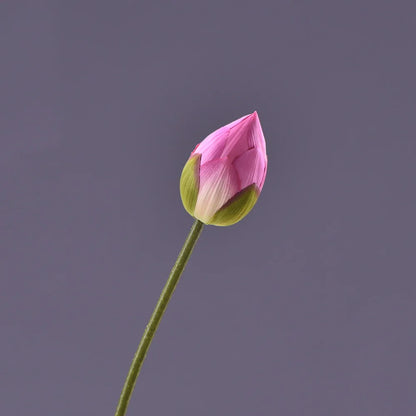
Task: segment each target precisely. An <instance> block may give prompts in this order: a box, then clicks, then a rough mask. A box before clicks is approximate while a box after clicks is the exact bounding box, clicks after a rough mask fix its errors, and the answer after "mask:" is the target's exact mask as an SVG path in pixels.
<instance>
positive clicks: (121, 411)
mask: <svg viewBox="0 0 416 416" xmlns="http://www.w3.org/2000/svg"><path fill="white" fill-rule="evenodd" d="M203 226H204V224H203V223H202V222H201V221H198V220H195V222H194V224H193V225H192V228H191V231H190V232H189V235H188V237H187V239H186V241H185V244H184V245H183V247H182V250H181V252H180V253H179V256H178V258H177V260H176V262H175V265H174V266H173V268H172V270H171V272H170V275H169V278H168V280H167V282H166V284H165V287H164V288H163V290H162V293H161V294H160V297H159V300H158V301H157V304H156V307H155V309H154V311H153V313H152V316H151V317H150V320H149V323H148V324H147V325H146V329H145V330H144V334H143V336H142V339H141V341H140V344H139V347H138V348H137V351H136V354H134V357H133V361H132V363H131V366H130V369H129V372H128V374H127V378H126V381H125V383H124V386H123V390H122V392H121V396H120V400H119V402H118V406H117V410H116V413H115V416H124V415H125V414H126V411H127V406H128V404H129V400H130V396H131V394H132V392H133V389H134V385H135V384H136V379H137V376H138V375H139V372H140V368H141V366H142V364H143V361H144V359H145V357H146V353H147V350H148V349H149V347H150V344H151V342H152V339H153V337H154V335H155V332H156V329H157V327H158V326H159V323H160V321H161V319H162V316H163V313H164V312H165V309H166V307H167V305H168V303H169V300H170V298H171V296H172V294H173V292H174V290H175V287H176V285H177V283H178V281H179V278H180V277H181V274H182V272H183V269H184V268H185V266H186V263H187V262H188V259H189V256H190V255H191V253H192V250H193V248H194V246H195V243H196V242H197V240H198V237H199V235H200V234H201V231H202V228H203Z"/></svg>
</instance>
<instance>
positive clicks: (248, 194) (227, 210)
mask: <svg viewBox="0 0 416 416" xmlns="http://www.w3.org/2000/svg"><path fill="white" fill-rule="evenodd" d="M258 197H259V189H258V188H257V186H256V185H255V184H252V185H249V186H247V187H246V188H244V189H243V190H242V191H240V192H239V193H238V194H236V195H235V196H234V197H233V198H231V199H230V200H229V201H228V202H227V203H226V204H225V205H224V206H223V207H221V208H220V209H219V211H217V212H216V213H215V215H214V216H213V217H212V218H211V219H210V220H209V222H208V223H207V224H211V225H219V226H222V227H225V226H227V225H233V224H235V223H236V222H238V221H240V220H241V219H243V218H244V217H245V216H246V215H247V214H248V213H249V212H250V211H251V209H252V208H253V207H254V205H255V203H256V202H257V199H258Z"/></svg>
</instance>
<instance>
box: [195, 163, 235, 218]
mask: <svg viewBox="0 0 416 416" xmlns="http://www.w3.org/2000/svg"><path fill="white" fill-rule="evenodd" d="M199 178H200V187H199V194H198V199H197V201H196V205H195V210H194V216H195V217H196V218H198V219H199V220H200V221H202V222H208V221H209V220H210V219H211V218H212V217H213V216H214V214H215V213H216V212H217V211H218V210H219V209H220V208H221V207H222V206H223V205H224V204H225V203H226V202H227V201H228V200H229V199H230V198H232V197H233V196H234V195H235V194H236V193H237V192H238V191H239V190H240V180H239V178H238V175H237V173H236V171H235V169H234V167H233V166H232V165H231V163H230V162H229V160H228V159H226V158H225V159H216V160H212V161H210V162H207V163H205V164H202V165H201V167H200V176H199Z"/></svg>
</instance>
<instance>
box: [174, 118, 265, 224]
mask: <svg viewBox="0 0 416 416" xmlns="http://www.w3.org/2000/svg"><path fill="white" fill-rule="evenodd" d="M266 170H267V155H266V143H265V141H264V136H263V131H262V129H261V125H260V120H259V117H258V115H257V112H254V113H253V114H250V115H247V116H244V117H241V118H239V119H238V120H236V121H233V122H232V123H230V124H227V125H226V126H224V127H221V128H219V129H218V130H216V131H214V132H213V133H211V134H210V135H209V136H208V137H206V138H205V139H204V140H203V141H202V142H201V143H200V144H198V145H197V146H196V147H195V149H194V151H193V152H192V153H191V156H190V157H189V159H188V161H187V162H186V164H185V167H184V168H183V171H182V176H181V180H180V191H181V198H182V202H183V205H184V207H185V209H186V210H187V211H188V212H189V214H191V215H192V216H193V217H195V218H197V219H198V220H200V221H202V222H203V223H205V224H213V225H222V226H225V225H231V224H235V223H236V222H238V221H240V220H241V219H242V218H243V217H245V216H246V215H247V214H248V213H249V212H250V210H251V209H252V208H253V206H254V204H255V203H256V202H257V198H258V196H259V194H260V191H261V189H262V188H263V183H264V179H265V177H266Z"/></svg>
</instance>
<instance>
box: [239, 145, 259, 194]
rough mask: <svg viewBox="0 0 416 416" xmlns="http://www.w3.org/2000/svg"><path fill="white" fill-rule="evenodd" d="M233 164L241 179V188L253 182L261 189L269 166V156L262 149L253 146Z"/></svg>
mask: <svg viewBox="0 0 416 416" xmlns="http://www.w3.org/2000/svg"><path fill="white" fill-rule="evenodd" d="M233 166H234V168H235V170H236V171H237V174H238V177H239V178H240V181H241V189H244V188H245V187H246V186H249V185H251V184H253V183H254V184H256V185H257V186H258V188H259V190H260V191H261V189H262V187H263V184H264V179H265V175H266V168H267V157H266V158H265V157H264V155H263V153H262V150H261V149H257V148H253V149H250V150H248V151H247V152H245V153H243V154H242V155H241V156H239V157H237V158H236V159H235V160H234V162H233Z"/></svg>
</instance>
